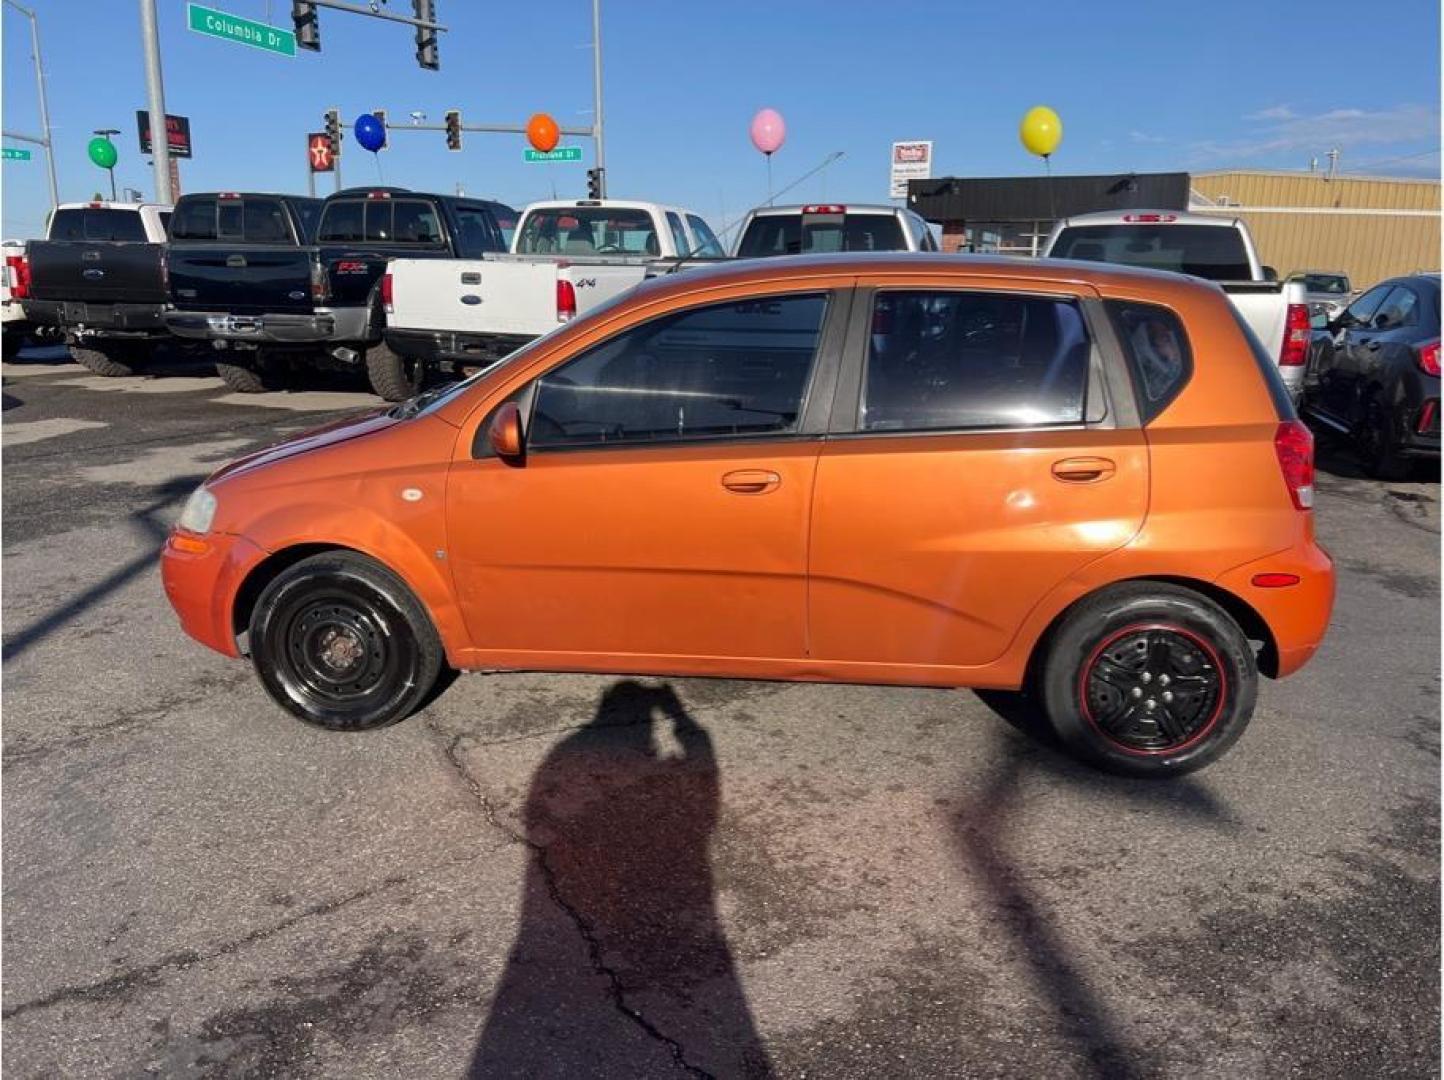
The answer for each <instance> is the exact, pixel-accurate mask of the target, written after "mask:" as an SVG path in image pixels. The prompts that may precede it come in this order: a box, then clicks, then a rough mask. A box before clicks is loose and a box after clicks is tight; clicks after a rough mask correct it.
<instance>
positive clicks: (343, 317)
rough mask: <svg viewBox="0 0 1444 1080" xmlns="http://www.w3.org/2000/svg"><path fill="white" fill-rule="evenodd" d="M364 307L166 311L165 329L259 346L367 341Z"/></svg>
mask: <svg viewBox="0 0 1444 1080" xmlns="http://www.w3.org/2000/svg"><path fill="white" fill-rule="evenodd" d="M369 315H370V311H369V309H367V308H364V307H357V308H332V309H329V310H328V309H324V308H322V309H317V310H316V311H314V312H309V313H305V314H293V313H289V312H288V313H278V314H272V315H232V314H228V313H226V312H223V311H167V312H166V313H165V326H166V329H168V330H169V331H170V332H171V333H172V334H174V335H176V337H183V338H191V339H192V340H200V341H249V342H255V343H257V344H261V345H308V344H324V343H326V342H331V341H338V342H339V341H344V342H361V341H367V340H369V339H370V327H369V325H368V324H369V318H368V316H369Z"/></svg>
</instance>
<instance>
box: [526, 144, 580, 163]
mask: <svg viewBox="0 0 1444 1080" xmlns="http://www.w3.org/2000/svg"><path fill="white" fill-rule="evenodd" d="M526 160H527V161H581V160H582V148H581V147H580V146H559V147H557V148H556V149H555V150H548V151H546V152H545V153H543V152H542V151H540V150H530V149H529V150H527V152H526Z"/></svg>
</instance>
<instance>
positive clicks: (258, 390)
mask: <svg viewBox="0 0 1444 1080" xmlns="http://www.w3.org/2000/svg"><path fill="white" fill-rule="evenodd" d="M216 374H217V375H219V376H220V377H221V382H223V383H225V384H226V385H227V386H229V387H230V388H231V389H232V390H234V391H235V392H236V393H238V394H263V393H265V392H266V391H267V390H279V389H280V388H281V385H282V380H281V378H280V376H279V374H278V373H277V372H276V371H274V370H264V369H257V368H253V367H246V366H243V365H241V364H226V363H222V362H221V361H219V360H217V361H216Z"/></svg>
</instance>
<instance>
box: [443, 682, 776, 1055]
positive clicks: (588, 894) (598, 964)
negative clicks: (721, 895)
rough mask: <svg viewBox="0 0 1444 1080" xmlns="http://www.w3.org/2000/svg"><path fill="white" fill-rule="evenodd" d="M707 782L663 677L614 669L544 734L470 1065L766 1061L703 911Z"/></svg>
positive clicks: (711, 804)
mask: <svg viewBox="0 0 1444 1080" xmlns="http://www.w3.org/2000/svg"><path fill="white" fill-rule="evenodd" d="M720 794H721V788H720V781H719V775H718V769H717V761H716V756H715V754H714V752H713V747H712V740H711V738H710V736H709V735H708V734H707V732H706V731H705V730H704V729H703V728H702V727H700V726H699V725H698V724H697V723H696V721H695V720H693V718H692V717H691V716H690V715H689V714H688V713H687V711H686V709H685V708H684V707H683V705H682V702H681V701H680V699H679V698H678V697H677V694H676V692H675V691H674V690H673V689H672V688H671V687H670V686H668V685H662V686H649V685H645V684H643V683H640V682H637V681H635V680H625V681H622V682H619V683H617V684H615V685H614V686H612V687H610V688H609V689H608V690H607V691H606V692H605V693H604V694H603V696H602V700H601V702H600V704H599V706H598V709H597V712H596V715H595V717H594V718H593V719H592V721H591V722H590V723H588V724H587V725H586V726H585V727H583V728H581V729H580V730H578V731H576V732H574V733H573V734H571V735H569V736H568V737H567V738H565V739H563V740H562V741H561V742H560V743H558V744H557V745H556V746H555V747H554V748H553V749H552V751H551V752H550V753H549V754H548V755H547V758H546V760H545V761H544V762H543V763H542V764H541V766H540V767H539V768H538V769H537V771H536V773H535V775H534V776H533V778H532V783H531V787H530V789H529V791H528V794H527V800H526V806H525V809H524V811H523V824H524V828H525V840H526V843H527V844H528V846H530V848H531V860H530V864H529V866H528V868H527V873H526V881H525V885H524V888H523V895H522V904H521V917H520V920H519V922H520V929H519V931H518V934H517V938H516V941H515V942H514V944H513V946H512V949H511V953H510V955H509V956H508V959H507V964H506V968H505V970H504V972H503V974H502V977H501V980H500V982H499V984H498V987H497V992H496V996H495V998H494V1000H493V1003H492V1008H491V1012H490V1014H489V1016H488V1017H487V1020H486V1023H485V1025H484V1027H483V1029H482V1031H481V1034H480V1037H479V1039H478V1043H477V1047H476V1051H475V1054H474V1057H473V1061H472V1066H471V1073H470V1074H471V1075H472V1076H473V1077H501V1076H527V1077H543V1076H557V1077H561V1076H568V1077H572V1076H589V1077H606V1076H618V1077H621V1076H627V1077H633V1076H637V1075H656V1074H657V1072H658V1070H665V1071H673V1072H675V1073H677V1074H679V1075H685V1074H687V1073H689V1072H690V1073H694V1074H700V1073H703V1072H705V1073H707V1074H711V1075H721V1076H753V1077H761V1076H770V1075H772V1067H771V1064H770V1062H769V1060H768V1058H767V1055H766V1053H765V1051H764V1050H763V1049H762V1047H761V1043H760V1040H759V1037H758V1033H757V1030H756V1027H755V1025H754V1023H753V1019H752V1014H751V1010H750V1009H749V1008H748V1006H747V1002H746V999H745V997H744V994H743V990H742V986H741V983H740V981H739V979H738V976H737V971H736V966H735V964H734V962H733V959H732V953H731V950H730V949H729V947H728V945H727V941H726V938H725V936H724V934H723V931H722V928H721V926H720V924H719V922H718V917H717V908H716V892H715V887H714V884H713V880H712V870H711V859H710V845H711V839H712V833H713V830H714V828H715V827H716V824H717V816H718V810H719V802H720Z"/></svg>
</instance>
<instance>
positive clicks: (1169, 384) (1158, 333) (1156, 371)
mask: <svg viewBox="0 0 1444 1080" xmlns="http://www.w3.org/2000/svg"><path fill="white" fill-rule="evenodd" d="M1106 306H1107V308H1108V315H1109V317H1110V318H1111V319H1112V320H1113V329H1114V331H1115V332H1116V333H1117V334H1118V339H1119V341H1120V342H1121V343H1122V345H1123V354H1124V356H1125V357H1127V359H1128V367H1129V370H1130V371H1131V372H1132V375H1133V385H1134V388H1135V391H1136V392H1135V394H1134V396H1135V398H1136V399H1137V402H1138V414H1139V416H1140V417H1141V418H1142V420H1143V422H1144V423H1145V424H1146V423H1148V422H1149V421H1150V420H1152V419H1153V418H1154V417H1155V416H1157V415H1158V414H1159V413H1161V412H1163V410H1164V409H1166V408H1167V407H1168V404H1169V402H1171V401H1172V400H1173V399H1174V398H1176V397H1177V396H1178V394H1179V392H1180V391H1181V390H1182V389H1183V388H1184V387H1185V386H1186V385H1187V384H1188V380H1189V377H1190V376H1191V375H1192V374H1193V352H1192V350H1191V349H1190V348H1189V344H1188V335H1187V334H1186V333H1185V332H1184V329H1183V323H1182V322H1180V321H1179V318H1178V316H1177V315H1175V314H1174V313H1173V312H1172V311H1170V310H1169V309H1168V308H1166V307H1159V306H1158V305H1157V304H1140V303H1135V302H1134V301H1131V300H1129V301H1122V300H1109V301H1108V302H1107V305H1106ZM1229 309H1230V310H1232V309H1233V305H1232V304H1230V305H1229ZM1259 347H1260V348H1262V347H1263V346H1259ZM1269 366H1270V367H1273V364H1272V363H1270V364H1269ZM1275 377H1277V375H1275ZM1285 397H1287V394H1285Z"/></svg>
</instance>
